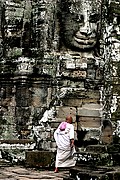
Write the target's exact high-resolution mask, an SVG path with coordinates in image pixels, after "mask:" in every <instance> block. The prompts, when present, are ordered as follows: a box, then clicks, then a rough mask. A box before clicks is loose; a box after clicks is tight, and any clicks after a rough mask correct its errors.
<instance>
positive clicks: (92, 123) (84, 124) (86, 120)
mask: <svg viewBox="0 0 120 180" xmlns="http://www.w3.org/2000/svg"><path fill="white" fill-rule="evenodd" d="M100 126H101V118H100V117H88V116H84V117H83V116H81V117H79V122H78V127H80V128H99V127H100Z"/></svg>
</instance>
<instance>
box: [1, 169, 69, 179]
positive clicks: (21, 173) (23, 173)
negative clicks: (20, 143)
mask: <svg viewBox="0 0 120 180" xmlns="http://www.w3.org/2000/svg"><path fill="white" fill-rule="evenodd" d="M66 175H67V176H68V175H69V171H68V170H62V169H61V170H60V171H59V173H54V171H52V170H41V169H35V168H25V167H22V166H9V167H0V180H1V179H2V180H40V179H43V180H48V179H51V180H63V177H65V176H66Z"/></svg>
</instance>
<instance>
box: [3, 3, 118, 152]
mask: <svg viewBox="0 0 120 180" xmlns="http://www.w3.org/2000/svg"><path fill="white" fill-rule="evenodd" d="M0 42H1V43H0V58H1V61H0V95H1V96H0V98H1V100H0V108H1V109H0V127H1V131H0V139H1V140H9V139H11V140H16V139H31V140H33V139H34V140H35V142H36V143H35V147H34V148H37V149H44V150H53V151H54V150H55V149H56V145H55V142H54V138H53V133H54V130H55V128H56V127H57V126H58V124H59V123H60V122H61V121H63V120H65V117H66V115H68V114H71V115H72V117H73V120H74V123H73V124H74V126H75V133H76V138H78V139H79V138H80V137H82V139H81V138H80V139H79V141H78V146H81V145H83V144H84V141H92V140H96V141H99V136H100V133H101V126H102V122H103V120H107V119H109V120H111V121H112V122H113V125H114V126H115V127H116V125H117V124H119V111H120V102H119V101H120V100H119V99H120V98H119V97H120V91H119V74H120V71H119V67H120V65H119V63H120V62H119V61H120V3H119V1H117V0H116V1H110V0H109V1H108V0H104V1H101V0H100V1H97V0H87V1H85V0H58V1H57V0H54V1H53V0H49V1H48V0H22V1H21V0H8V1H4V0H2V1H1V2H0ZM116 132H117V131H116ZM77 133H78V134H77ZM79 136H80V137H79Z"/></svg>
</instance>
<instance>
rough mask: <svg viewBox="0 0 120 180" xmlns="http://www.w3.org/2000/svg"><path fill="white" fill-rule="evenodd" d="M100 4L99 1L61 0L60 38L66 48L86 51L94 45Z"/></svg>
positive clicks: (97, 30) (95, 43)
mask: <svg viewBox="0 0 120 180" xmlns="http://www.w3.org/2000/svg"><path fill="white" fill-rule="evenodd" d="M100 6H101V2H100V1H93V0H89V1H88V0H87V1H85V0H64V1H63V0H61V12H62V13H61V16H60V23H61V25H62V26H61V38H62V41H63V43H64V45H65V46H66V47H67V48H70V49H73V50H77V51H83V50H84V51H88V50H91V49H93V48H94V47H96V45H97V42H98V39H99V33H100V32H99V28H100Z"/></svg>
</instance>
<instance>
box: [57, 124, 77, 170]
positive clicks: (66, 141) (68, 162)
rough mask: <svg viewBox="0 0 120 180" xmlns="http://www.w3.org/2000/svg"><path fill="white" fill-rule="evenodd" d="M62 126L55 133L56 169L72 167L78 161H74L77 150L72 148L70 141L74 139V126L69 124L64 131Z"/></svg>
mask: <svg viewBox="0 0 120 180" xmlns="http://www.w3.org/2000/svg"><path fill="white" fill-rule="evenodd" d="M59 127H60V125H59V126H58V128H57V129H56V131H55V133H54V138H55V141H56V144H57V155H56V167H72V166H75V163H76V161H75V160H74V159H73V153H74V152H75V148H74V147H73V148H71V147H70V139H74V126H73V125H72V124H69V123H67V126H66V129H65V130H64V131H61V130H60V128H59Z"/></svg>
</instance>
